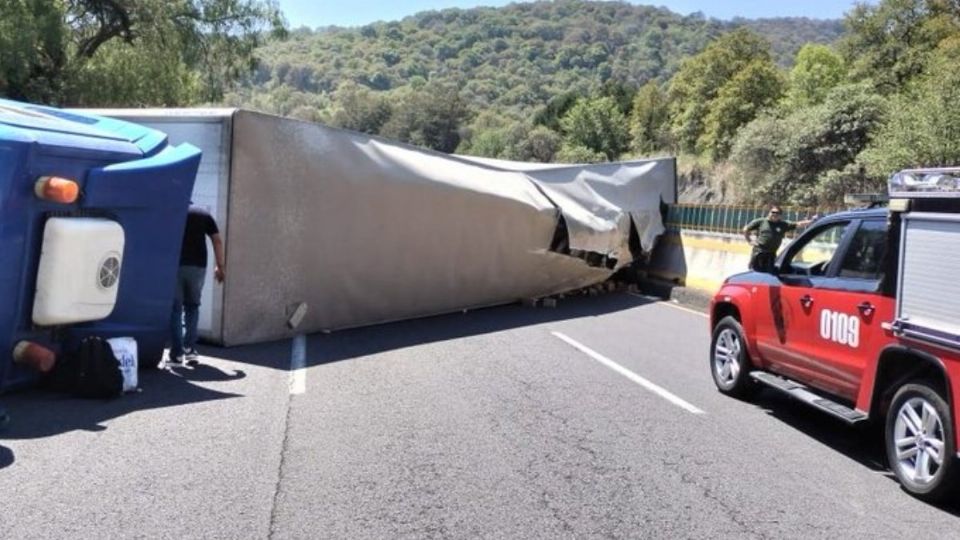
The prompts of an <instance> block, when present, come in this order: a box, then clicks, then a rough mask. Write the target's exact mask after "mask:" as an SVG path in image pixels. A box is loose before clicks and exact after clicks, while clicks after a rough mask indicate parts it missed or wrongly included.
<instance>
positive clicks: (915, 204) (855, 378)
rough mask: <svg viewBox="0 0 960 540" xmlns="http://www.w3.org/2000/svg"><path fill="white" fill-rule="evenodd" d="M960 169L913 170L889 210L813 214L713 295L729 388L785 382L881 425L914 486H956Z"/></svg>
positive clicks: (720, 359)
mask: <svg viewBox="0 0 960 540" xmlns="http://www.w3.org/2000/svg"><path fill="white" fill-rule="evenodd" d="M958 254H960V169H924V170H919V169H918V170H908V171H902V172H900V173H897V174H895V175H894V176H893V177H892V178H891V181H890V202H889V206H888V208H874V209H866V210H853V211H849V212H842V213H838V214H833V215H830V216H828V217H825V218H822V219H820V220H818V221H816V222H815V223H813V224H812V225H811V226H810V227H809V228H808V229H807V230H806V231H804V233H803V234H802V235H800V236H799V237H798V238H797V239H796V240H794V241H793V242H792V243H791V244H790V245H789V246H787V247H786V249H784V250H783V252H782V253H781V254H780V256H779V257H778V258H777V261H776V264H775V267H774V270H773V272H772V273H761V272H747V273H743V274H738V275H734V276H731V277H730V278H728V279H727V280H726V281H725V282H724V285H723V286H722V287H721V289H720V291H719V292H717V294H716V295H715V296H714V298H713V300H712V302H711V305H710V325H711V326H710V327H711V329H712V334H713V339H712V342H711V350H710V371H711V373H712V375H713V380H714V383H715V384H716V386H717V388H718V389H719V390H720V392H722V393H724V394H728V395H731V396H737V397H747V396H748V395H749V394H750V393H751V392H753V391H754V390H756V389H757V388H758V387H761V386H763V387H770V388H773V389H775V390H778V391H780V392H784V393H786V394H788V395H790V396H792V397H794V398H797V399H799V400H800V401H802V402H804V403H807V404H809V405H810V406H812V407H814V408H816V409H819V410H820V411H822V412H824V413H826V414H828V415H831V416H833V417H835V418H838V419H840V420H842V421H844V422H847V423H849V424H858V423H861V422H866V421H877V422H883V425H884V426H885V429H884V444H885V446H886V454H887V458H888V462H889V465H890V467H891V469H893V472H894V473H895V474H896V477H897V479H898V480H899V481H900V483H901V484H902V485H903V487H904V489H906V491H908V492H909V493H911V494H913V495H914V496H916V497H919V498H921V499H925V500H931V501H933V500H942V499H944V498H947V497H949V496H951V495H953V494H954V493H955V492H956V490H957V489H958V488H960V485H958V480H960V456H958V454H957V449H958V447H960V440H958V429H957V423H956V422H957V420H956V419H957V418H958V417H960V255H958Z"/></svg>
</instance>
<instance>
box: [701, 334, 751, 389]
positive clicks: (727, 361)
mask: <svg viewBox="0 0 960 540" xmlns="http://www.w3.org/2000/svg"><path fill="white" fill-rule="evenodd" d="M710 373H711V374H713V382H714V384H716V385H717V389H718V390H720V392H721V393H723V394H727V395H729V396H735V397H746V396H747V395H748V394H749V393H750V392H751V391H753V390H754V389H755V388H756V386H755V384H754V382H753V380H752V379H751V378H750V356H749V355H748V354H747V341H746V339H745V338H744V337H743V327H742V326H740V322H739V321H738V320H737V319H735V318H733V317H729V316H728V317H724V318H723V319H720V322H719V323H717V326H716V327H715V328H714V329H713V340H712V342H711V344H710Z"/></svg>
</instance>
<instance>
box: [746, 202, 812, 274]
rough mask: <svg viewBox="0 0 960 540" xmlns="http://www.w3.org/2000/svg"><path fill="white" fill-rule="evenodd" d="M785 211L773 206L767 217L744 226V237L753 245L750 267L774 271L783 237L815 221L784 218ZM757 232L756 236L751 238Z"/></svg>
mask: <svg viewBox="0 0 960 540" xmlns="http://www.w3.org/2000/svg"><path fill="white" fill-rule="evenodd" d="M782 214H783V211H782V210H781V209H780V207H779V206H771V207H770V213H768V214H767V217H762V218H757V219H755V220H753V221H751V222H750V223H748V224H747V225H746V227H744V228H743V237H744V238H746V239H747V242H749V243H750V245H752V246H753V251H752V252H751V253H750V269H751V270H755V271H757V272H772V271H773V261H774V260H775V259H776V258H777V250H779V249H780V244H782V243H783V237H784V235H786V234H787V233H788V232H790V231H792V230H795V229H797V228H803V227H806V226H807V225H809V224H810V223H812V222H813V220H810V219H805V220H801V221H797V222H792V221H786V220H785V219H783V216H782ZM751 233H755V235H756V238H751V237H750V235H751Z"/></svg>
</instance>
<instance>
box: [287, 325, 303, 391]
mask: <svg viewBox="0 0 960 540" xmlns="http://www.w3.org/2000/svg"><path fill="white" fill-rule="evenodd" d="M306 391H307V338H306V336H304V335H303V334H300V335H298V336H295V337H294V338H293V343H292V344H291V346H290V395H292V396H295V395H299V394H303V393H305V392H306Z"/></svg>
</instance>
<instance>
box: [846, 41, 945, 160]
mask: <svg viewBox="0 0 960 540" xmlns="http://www.w3.org/2000/svg"><path fill="white" fill-rule="evenodd" d="M945 45H946V46H944V47H942V48H941V49H940V50H938V51H937V52H936V53H935V55H934V57H933V58H932V60H931V62H930V65H929V69H928V70H927V71H928V74H927V75H924V76H923V77H922V78H921V79H920V80H919V81H917V83H916V84H915V85H913V87H912V88H910V89H909V90H908V91H907V92H904V93H903V94H902V95H899V96H897V97H895V98H894V99H893V106H892V107H891V108H890V109H891V112H890V120H889V122H887V124H886V125H885V126H884V128H883V129H882V130H881V132H880V133H879V134H878V136H877V138H876V142H875V144H873V145H872V146H871V148H870V149H869V150H868V151H867V152H865V157H864V162H865V164H866V167H867V170H868V173H869V174H871V175H872V176H875V177H881V178H885V177H887V176H889V175H890V174H891V173H893V172H896V171H897V170H899V169H903V168H907V167H934V166H941V167H943V166H956V165H957V164H960V107H958V104H960V73H958V72H957V69H956V66H957V65H958V62H960V40H955V41H953V42H952V43H948V44H945Z"/></svg>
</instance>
